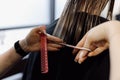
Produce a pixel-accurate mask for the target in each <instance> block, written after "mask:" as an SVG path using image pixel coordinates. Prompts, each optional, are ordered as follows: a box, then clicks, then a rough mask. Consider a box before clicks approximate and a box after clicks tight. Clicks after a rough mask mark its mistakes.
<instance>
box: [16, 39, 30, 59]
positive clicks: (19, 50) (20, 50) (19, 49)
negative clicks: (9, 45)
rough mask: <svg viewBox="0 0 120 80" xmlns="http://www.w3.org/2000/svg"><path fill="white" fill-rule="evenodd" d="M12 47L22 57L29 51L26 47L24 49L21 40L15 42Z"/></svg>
mask: <svg viewBox="0 0 120 80" xmlns="http://www.w3.org/2000/svg"><path fill="white" fill-rule="evenodd" d="M14 48H15V51H16V53H18V54H19V55H20V56H22V57H24V56H26V55H27V54H28V53H29V52H28V51H27V49H25V46H24V45H23V43H22V42H21V41H17V42H15V44H14Z"/></svg>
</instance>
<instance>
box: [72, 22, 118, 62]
mask: <svg viewBox="0 0 120 80" xmlns="http://www.w3.org/2000/svg"><path fill="white" fill-rule="evenodd" d="M115 25H120V22H118V21H108V22H105V23H102V24H100V25H98V26H96V27H94V28H92V29H91V30H89V31H88V32H87V33H86V34H85V36H84V37H83V38H82V39H81V40H80V41H79V42H78V44H77V45H76V46H77V47H85V48H88V49H91V51H90V52H89V51H86V50H79V51H78V50H76V49H74V50H73V54H76V53H77V55H76V57H75V62H78V63H82V62H83V61H85V59H86V58H87V57H91V56H96V55H98V54H100V53H101V52H103V51H104V50H106V49H108V47H109V44H110V41H111V40H112V39H113V37H114V35H117V33H120V26H115Z"/></svg>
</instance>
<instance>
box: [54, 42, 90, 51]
mask: <svg viewBox="0 0 120 80" xmlns="http://www.w3.org/2000/svg"><path fill="white" fill-rule="evenodd" d="M56 44H59V45H63V46H66V47H70V48H74V49H79V50H86V51H91V50H90V49H88V48H85V47H77V46H73V45H70V44H66V43H56Z"/></svg>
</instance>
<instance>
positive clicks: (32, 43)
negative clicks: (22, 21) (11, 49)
mask: <svg viewBox="0 0 120 80" xmlns="http://www.w3.org/2000/svg"><path fill="white" fill-rule="evenodd" d="M39 32H43V28H42V26H41V27H36V28H34V29H32V30H31V31H30V33H29V34H28V35H27V36H26V37H25V39H23V40H21V41H20V45H21V46H22V48H23V50H25V51H26V52H32V51H38V50H40V46H42V45H40V36H39V34H40V33H39ZM47 42H48V44H47V45H48V51H57V50H59V49H60V48H61V47H62V46H61V45H57V44H54V43H53V42H56V43H61V42H62V40H61V39H59V38H57V37H54V36H52V35H47Z"/></svg>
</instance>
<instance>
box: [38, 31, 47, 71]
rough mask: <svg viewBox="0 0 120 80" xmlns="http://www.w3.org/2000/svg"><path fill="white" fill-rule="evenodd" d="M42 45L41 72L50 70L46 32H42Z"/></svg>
mask: <svg viewBox="0 0 120 80" xmlns="http://www.w3.org/2000/svg"><path fill="white" fill-rule="evenodd" d="M40 45H41V73H47V72H48V55H47V37H46V35H45V34H44V33H40Z"/></svg>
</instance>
